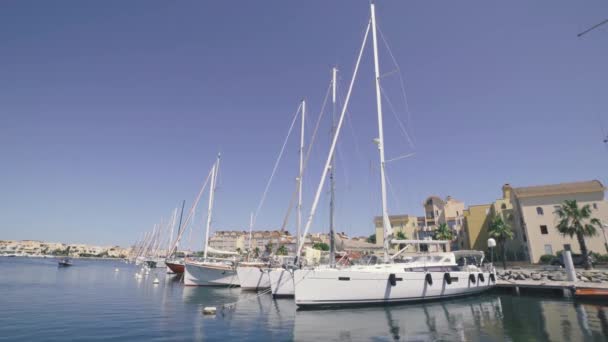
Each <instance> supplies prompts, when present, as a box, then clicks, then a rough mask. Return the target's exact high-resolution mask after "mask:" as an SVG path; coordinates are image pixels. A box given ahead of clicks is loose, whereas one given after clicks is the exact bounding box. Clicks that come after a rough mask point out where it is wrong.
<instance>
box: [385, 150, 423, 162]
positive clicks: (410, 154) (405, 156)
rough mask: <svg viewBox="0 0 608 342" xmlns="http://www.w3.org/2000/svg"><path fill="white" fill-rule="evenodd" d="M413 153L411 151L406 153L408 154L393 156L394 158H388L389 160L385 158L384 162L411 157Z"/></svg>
mask: <svg viewBox="0 0 608 342" xmlns="http://www.w3.org/2000/svg"><path fill="white" fill-rule="evenodd" d="M415 154H416V153H413V152H412V153H408V154H404V155H402V156H399V157H395V158H392V159H389V160H385V161H384V163H385V164H386V163H388V162H394V161H397V160H401V159H405V158H409V157H413V156H414V155H415Z"/></svg>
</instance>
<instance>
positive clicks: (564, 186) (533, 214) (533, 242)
mask: <svg viewBox="0 0 608 342" xmlns="http://www.w3.org/2000/svg"><path fill="white" fill-rule="evenodd" d="M604 191H605V188H604V186H603V184H602V183H601V182H600V181H597V180H593V181H584V182H574V183H561V184H552V185H541V186H530V187H520V188H512V187H511V186H510V185H508V184H507V185H505V186H504V187H503V193H504V192H506V193H509V194H510V202H511V203H512V204H513V206H512V228H513V231H514V239H513V241H512V242H510V243H509V245H508V246H507V250H508V251H509V253H510V254H511V255H512V256H514V257H515V258H517V259H523V260H529V261H530V262H534V263H536V262H539V259H540V257H541V256H542V255H544V254H552V255H555V254H556V252H557V251H560V250H571V251H572V252H573V253H580V249H579V245H578V242H577V240H576V237H574V238H570V237H562V235H561V234H560V233H559V232H558V231H557V229H556V228H555V227H556V225H557V223H558V218H557V216H556V215H555V213H554V212H555V210H556V208H557V207H559V206H560V205H561V204H563V203H564V201H565V200H576V201H577V202H578V204H579V207H580V206H583V205H587V204H588V205H589V206H590V207H591V209H592V216H593V217H595V218H598V219H599V220H600V221H602V222H604V223H608V203H607V202H606V201H605V200H604ZM501 206H502V204H501ZM505 209H506V210H509V209H508V205H507V206H506V208H505ZM503 210H504V209H503ZM598 230H599V231H598V235H596V236H594V237H588V238H586V242H587V248H588V249H589V251H593V252H598V253H606V247H605V243H606V240H605V239H606V237H605V236H606V235H605V231H604V228H599V229H598Z"/></svg>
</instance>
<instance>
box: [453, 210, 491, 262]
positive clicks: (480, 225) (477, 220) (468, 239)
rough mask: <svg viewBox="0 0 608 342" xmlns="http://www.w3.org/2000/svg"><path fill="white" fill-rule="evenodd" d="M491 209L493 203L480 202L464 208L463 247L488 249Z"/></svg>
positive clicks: (461, 240)
mask: <svg viewBox="0 0 608 342" xmlns="http://www.w3.org/2000/svg"><path fill="white" fill-rule="evenodd" d="M491 209H492V204H480V205H471V206H469V208H467V209H465V210H464V232H463V234H460V236H459V244H460V247H461V248H462V249H473V250H478V251H485V250H487V248H488V238H489V237H490V236H489V234H488V228H489V226H490V220H491Z"/></svg>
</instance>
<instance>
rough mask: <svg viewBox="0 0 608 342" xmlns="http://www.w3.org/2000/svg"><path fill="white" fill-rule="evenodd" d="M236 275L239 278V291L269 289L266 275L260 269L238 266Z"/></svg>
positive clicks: (268, 280)
mask: <svg viewBox="0 0 608 342" xmlns="http://www.w3.org/2000/svg"><path fill="white" fill-rule="evenodd" d="M236 274H237V275H238V277H239V282H240V284H241V289H243V290H252V291H253V290H263V289H268V288H270V279H269V278H268V273H267V272H264V269H262V268H261V267H255V266H238V267H237V268H236Z"/></svg>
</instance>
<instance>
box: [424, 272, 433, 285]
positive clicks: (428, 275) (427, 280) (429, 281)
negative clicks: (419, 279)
mask: <svg viewBox="0 0 608 342" xmlns="http://www.w3.org/2000/svg"><path fill="white" fill-rule="evenodd" d="M424 280H425V281H426V283H427V284H429V285H433V277H432V276H431V274H430V273H427V274H426V275H425V276H424Z"/></svg>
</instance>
